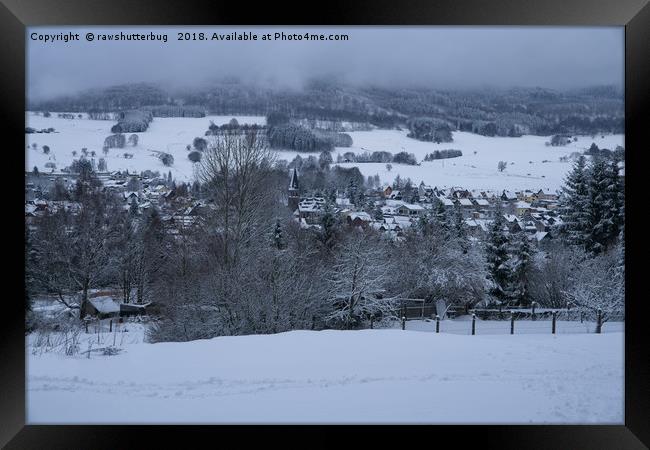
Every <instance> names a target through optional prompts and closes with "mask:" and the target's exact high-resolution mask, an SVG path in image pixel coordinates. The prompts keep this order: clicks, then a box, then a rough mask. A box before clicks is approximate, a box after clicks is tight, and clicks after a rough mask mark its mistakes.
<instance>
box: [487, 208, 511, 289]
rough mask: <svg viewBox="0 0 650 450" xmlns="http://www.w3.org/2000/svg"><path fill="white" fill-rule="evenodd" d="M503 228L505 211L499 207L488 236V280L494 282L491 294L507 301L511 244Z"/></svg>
mask: <svg viewBox="0 0 650 450" xmlns="http://www.w3.org/2000/svg"><path fill="white" fill-rule="evenodd" d="M503 228H504V219H503V211H502V210H501V207H498V208H497V211H496V216H495V218H494V221H493V222H492V225H491V227H490V232H489V234H488V239H487V243H486V248H485V256H486V259H487V271H488V279H489V280H490V281H492V289H491V290H490V293H491V294H492V295H493V296H494V297H496V298H498V299H500V300H505V299H506V298H507V297H508V295H507V290H508V283H509V281H510V268H509V267H508V260H509V255H508V247H509V244H510V242H509V239H508V236H507V234H506V233H505V231H504V230H503Z"/></svg>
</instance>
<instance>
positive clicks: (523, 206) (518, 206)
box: [515, 201, 532, 217]
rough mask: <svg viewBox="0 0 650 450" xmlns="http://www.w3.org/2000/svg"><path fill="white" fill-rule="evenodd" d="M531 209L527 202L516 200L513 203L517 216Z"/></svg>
mask: <svg viewBox="0 0 650 450" xmlns="http://www.w3.org/2000/svg"><path fill="white" fill-rule="evenodd" d="M531 209H532V207H531V206H530V203H528V202H523V201H518V202H517V203H515V211H516V213H517V215H518V216H519V217H523V216H524V214H527V213H529V212H530V211H531Z"/></svg>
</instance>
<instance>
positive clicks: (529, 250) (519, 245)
mask: <svg viewBox="0 0 650 450" xmlns="http://www.w3.org/2000/svg"><path fill="white" fill-rule="evenodd" d="M514 241H515V242H514V245H513V249H512V259H511V261H510V271H511V277H512V282H511V285H510V286H509V294H510V296H511V297H512V298H513V299H515V300H517V302H518V303H519V304H520V305H528V304H529V303H530V298H529V288H528V286H529V279H528V274H529V271H530V267H531V264H532V258H533V253H534V249H533V247H531V245H530V241H529V240H528V237H527V236H526V233H524V232H523V231H520V232H519V233H517V235H516V237H515V240H514Z"/></svg>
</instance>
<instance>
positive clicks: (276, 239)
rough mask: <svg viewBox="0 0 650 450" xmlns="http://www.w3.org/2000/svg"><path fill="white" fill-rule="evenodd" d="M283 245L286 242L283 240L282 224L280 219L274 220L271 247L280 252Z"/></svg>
mask: <svg viewBox="0 0 650 450" xmlns="http://www.w3.org/2000/svg"><path fill="white" fill-rule="evenodd" d="M285 245H286V242H285V239H284V233H283V232H282V224H281V223H280V219H276V220H275V228H274V229H273V246H274V247H275V248H276V249H278V250H282V249H283V248H284V247H285Z"/></svg>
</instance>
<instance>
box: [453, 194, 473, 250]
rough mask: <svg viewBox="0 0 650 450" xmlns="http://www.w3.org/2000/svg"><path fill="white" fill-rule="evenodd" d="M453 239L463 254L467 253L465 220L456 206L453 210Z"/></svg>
mask: <svg viewBox="0 0 650 450" xmlns="http://www.w3.org/2000/svg"><path fill="white" fill-rule="evenodd" d="M453 237H454V238H455V239H456V240H457V242H458V245H459V246H460V248H461V250H462V251H463V253H467V251H468V249H469V245H468V242H467V231H466V230H465V219H463V213H462V211H461V209H460V206H456V208H455V209H454V230H453Z"/></svg>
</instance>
